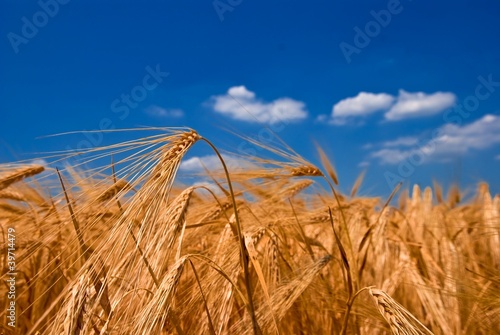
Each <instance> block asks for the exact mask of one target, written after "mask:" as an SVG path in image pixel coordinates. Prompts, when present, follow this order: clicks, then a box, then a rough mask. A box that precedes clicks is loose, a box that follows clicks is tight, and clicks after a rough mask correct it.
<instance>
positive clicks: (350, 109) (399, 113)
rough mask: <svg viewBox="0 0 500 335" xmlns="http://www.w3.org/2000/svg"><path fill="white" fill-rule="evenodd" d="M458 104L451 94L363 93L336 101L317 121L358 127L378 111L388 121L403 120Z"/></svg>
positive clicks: (402, 91) (403, 91) (434, 112)
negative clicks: (326, 113)
mask: <svg viewBox="0 0 500 335" xmlns="http://www.w3.org/2000/svg"><path fill="white" fill-rule="evenodd" d="M455 101H456V96H455V94H453V93H450V92H435V93H432V94H427V93H424V92H415V93H410V92H407V91H405V90H399V93H398V96H392V95H390V94H387V93H370V92H360V93H358V95H356V96H355V97H349V98H345V99H343V100H340V101H339V102H337V103H336V104H335V105H333V108H332V113H331V115H330V116H327V115H320V116H319V117H318V121H320V122H327V123H329V124H333V125H338V126H340V125H345V124H354V123H358V124H359V123H362V120H363V118H365V117H367V116H368V115H371V114H374V113H377V112H384V119H385V120H386V121H400V120H404V119H409V118H417V117H426V116H431V115H434V114H437V113H439V112H442V111H444V110H445V109H447V108H450V107H452V106H453V105H454V104H455ZM360 120H361V121H360ZM356 121H357V122H356Z"/></svg>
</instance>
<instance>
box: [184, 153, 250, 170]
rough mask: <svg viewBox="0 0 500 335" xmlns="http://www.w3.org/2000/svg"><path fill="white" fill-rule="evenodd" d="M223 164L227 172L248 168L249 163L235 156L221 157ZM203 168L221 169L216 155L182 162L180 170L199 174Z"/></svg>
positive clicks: (196, 157)
mask: <svg viewBox="0 0 500 335" xmlns="http://www.w3.org/2000/svg"><path fill="white" fill-rule="evenodd" d="M222 158H224V162H225V163H226V166H227V168H228V169H229V170H237V169H241V168H245V167H248V166H249V165H250V163H249V162H248V161H246V160H244V159H240V158H238V157H235V156H230V155H222ZM203 166H205V167H206V168H207V169H208V170H209V171H215V170H220V169H222V164H221V162H220V160H219V157H217V155H206V156H201V157H200V156H195V157H192V158H189V159H186V160H184V161H183V162H182V163H181V166H180V168H179V169H180V170H181V171H183V172H189V173H200V172H203V171H204V168H203Z"/></svg>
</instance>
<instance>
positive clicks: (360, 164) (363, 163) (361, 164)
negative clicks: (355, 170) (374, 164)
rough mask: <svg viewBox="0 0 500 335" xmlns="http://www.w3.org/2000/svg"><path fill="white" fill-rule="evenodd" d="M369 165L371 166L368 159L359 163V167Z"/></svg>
mask: <svg viewBox="0 0 500 335" xmlns="http://www.w3.org/2000/svg"><path fill="white" fill-rule="evenodd" d="M368 166H370V162H368V161H362V162H360V163H359V164H358V167H361V168H363V167H368Z"/></svg>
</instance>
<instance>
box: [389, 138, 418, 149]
mask: <svg viewBox="0 0 500 335" xmlns="http://www.w3.org/2000/svg"><path fill="white" fill-rule="evenodd" d="M417 143H418V138H417V137H414V136H404V137H399V138H397V139H395V140H392V141H386V142H384V143H382V146H383V147H389V148H390V147H400V146H401V147H411V146H414V145H416V144H417Z"/></svg>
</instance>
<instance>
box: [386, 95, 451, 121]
mask: <svg viewBox="0 0 500 335" xmlns="http://www.w3.org/2000/svg"><path fill="white" fill-rule="evenodd" d="M455 101H456V96H455V94H453V93H449V92H436V93H433V94H426V93H424V92H416V93H409V92H406V91H405V90H399V95H398V98H397V100H396V103H395V104H394V105H393V106H392V107H391V108H390V109H389V110H388V111H387V112H386V113H385V114H384V117H385V119H386V120H389V121H399V120H403V119H408V118H416V117H422V116H430V115H434V114H437V113H439V112H442V111H444V110H445V109H447V108H450V107H452V106H453V105H454V104H455Z"/></svg>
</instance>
